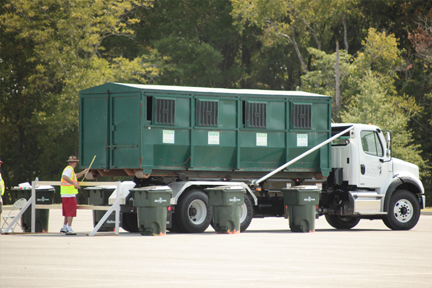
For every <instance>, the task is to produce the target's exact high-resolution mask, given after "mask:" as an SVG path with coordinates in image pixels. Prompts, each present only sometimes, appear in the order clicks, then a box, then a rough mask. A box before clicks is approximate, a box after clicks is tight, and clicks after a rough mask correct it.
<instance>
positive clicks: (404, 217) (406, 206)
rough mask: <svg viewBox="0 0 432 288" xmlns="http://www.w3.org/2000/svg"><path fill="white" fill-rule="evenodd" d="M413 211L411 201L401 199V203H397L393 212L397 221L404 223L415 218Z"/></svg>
mask: <svg viewBox="0 0 432 288" xmlns="http://www.w3.org/2000/svg"><path fill="white" fill-rule="evenodd" d="M412 211H413V205H412V204H411V202H410V201H408V200H406V199H400V200H399V201H397V202H396V203H395V205H394V210H393V212H394V216H395V218H396V220H397V221H399V222H402V223H404V222H408V221H409V220H411V218H412V216H413V214H412Z"/></svg>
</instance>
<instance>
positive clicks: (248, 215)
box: [240, 194, 253, 232]
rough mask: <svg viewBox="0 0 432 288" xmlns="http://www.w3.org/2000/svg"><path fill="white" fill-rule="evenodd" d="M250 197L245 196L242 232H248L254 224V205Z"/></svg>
mask: <svg viewBox="0 0 432 288" xmlns="http://www.w3.org/2000/svg"><path fill="white" fill-rule="evenodd" d="M252 203H253V202H252V199H251V197H250V196H249V195H247V194H246V195H245V199H244V204H243V205H242V206H241V214H240V232H244V231H246V229H247V228H248V227H249V225H250V223H251V222H252V218H253V204H252Z"/></svg>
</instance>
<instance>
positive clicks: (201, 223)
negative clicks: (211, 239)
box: [174, 190, 212, 233]
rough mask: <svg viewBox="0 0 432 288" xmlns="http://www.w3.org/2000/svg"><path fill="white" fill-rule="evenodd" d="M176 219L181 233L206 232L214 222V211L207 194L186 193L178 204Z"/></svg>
mask: <svg viewBox="0 0 432 288" xmlns="http://www.w3.org/2000/svg"><path fill="white" fill-rule="evenodd" d="M174 217H175V224H176V225H177V227H178V228H179V230H180V232H183V233H202V232H204V231H205V230H206V229H207V227H208V226H209V225H210V222H211V220H212V209H211V207H210V206H209V204H208V196H207V194H205V193H204V192H202V191H200V190H191V191H189V192H186V193H185V194H184V195H182V196H181V197H180V199H179V201H178V203H177V206H176V212H175V214H174Z"/></svg>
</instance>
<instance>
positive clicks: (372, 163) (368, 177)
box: [359, 130, 390, 188]
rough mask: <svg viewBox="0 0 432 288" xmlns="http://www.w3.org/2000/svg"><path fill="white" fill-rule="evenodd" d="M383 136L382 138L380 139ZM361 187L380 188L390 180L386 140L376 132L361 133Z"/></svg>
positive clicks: (365, 131)
mask: <svg viewBox="0 0 432 288" xmlns="http://www.w3.org/2000/svg"><path fill="white" fill-rule="evenodd" d="M380 136H381V137H380ZM360 138H361V149H359V160H360V161H359V162H360V178H359V180H360V181H359V186H360V187H370V188H380V187H381V186H382V185H383V184H384V182H385V181H386V180H387V179H388V176H389V173H390V161H388V159H386V156H385V147H384V145H383V144H384V143H385V142H384V138H383V137H382V134H381V133H378V131H376V130H362V131H361V132H360Z"/></svg>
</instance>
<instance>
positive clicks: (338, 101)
mask: <svg viewBox="0 0 432 288" xmlns="http://www.w3.org/2000/svg"><path fill="white" fill-rule="evenodd" d="M335 76H336V85H335V86H336V87H335V105H334V108H333V118H334V119H335V120H336V119H337V116H338V113H339V110H340V108H341V95H340V90H339V86H340V83H339V81H340V71H339V43H338V42H337V41H336V65H335Z"/></svg>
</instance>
